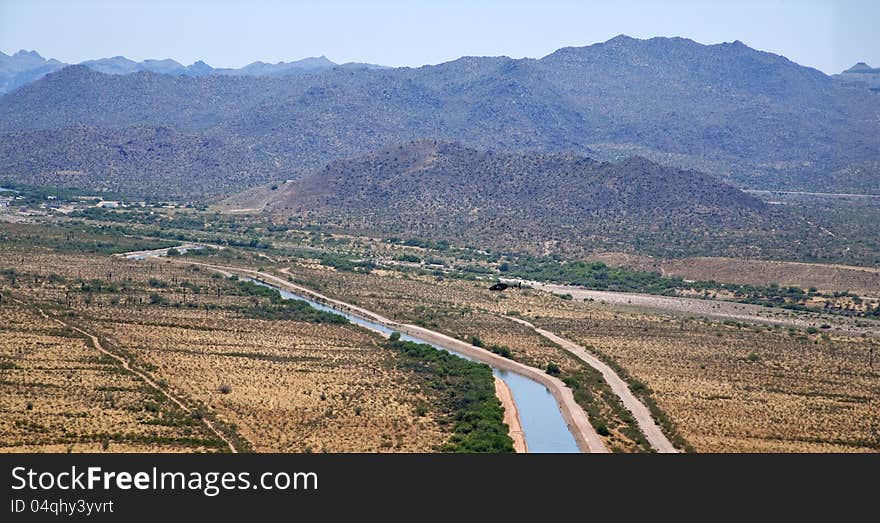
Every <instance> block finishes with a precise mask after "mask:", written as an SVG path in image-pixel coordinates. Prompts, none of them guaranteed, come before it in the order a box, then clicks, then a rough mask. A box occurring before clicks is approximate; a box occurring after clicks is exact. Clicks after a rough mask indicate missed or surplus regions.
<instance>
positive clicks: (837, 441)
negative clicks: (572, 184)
mask: <svg viewBox="0 0 880 523" xmlns="http://www.w3.org/2000/svg"><path fill="white" fill-rule="evenodd" d="M535 322H536V323H538V324H540V325H541V326H542V327H544V328H546V329H548V330H552V331H554V332H558V333H559V334H560V335H562V336H565V337H568V338H569V339H572V340H574V341H576V342H578V343H580V344H581V345H584V346H591V350H592V351H593V352H594V353H596V354H598V355H599V356H600V357H601V358H602V359H603V360H604V361H606V363H609V364H610V365H612V366H613V367H614V368H615V369H617V371H618V372H619V373H620V374H621V375H622V376H623V377H624V379H626V380H627V381H628V382H629V384H630V388H631V389H632V390H633V392H634V393H635V394H636V395H638V396H639V397H640V399H642V401H644V402H645V404H646V405H647V406H648V407H649V409H651V411H652V414H654V417H655V419H656V420H657V422H658V423H659V424H660V425H661V427H662V428H664V431H665V432H666V433H667V435H669V436H670V439H671V440H672V441H673V442H674V443H675V444H677V445H684V447H683V448H685V449H690V448H692V449H694V450H695V451H697V452H876V451H877V450H880V431H878V428H880V427H878V425H877V423H876V415H875V414H874V413H876V412H877V409H878V408H880V404H878V400H877V396H876V394H875V393H874V391H876V390H877V387H878V386H880V375H878V373H877V372H876V371H875V370H874V369H872V368H871V366H870V354H871V352H870V351H871V348H873V347H875V346H876V347H880V344H878V343H877V341H876V340H875V339H871V338H868V337H861V336H858V337H855V336H828V335H825V337H824V338H823V336H822V335H821V334H817V335H809V334H807V333H806V332H805V331H801V332H798V333H796V335H794V336H792V335H790V333H789V332H788V331H787V330H783V329H772V328H771V329H769V330H768V329H752V328H750V326H729V325H724V324H723V323H720V322H712V321H708V320H703V319H687V318H664V317H657V316H650V315H644V314H637V313H621V312H617V311H615V312H609V311H604V310H601V309H599V310H593V311H589V312H588V311H584V313H583V315H582V316H581V317H580V318H572V317H555V316H554V315H553V314H550V313H548V311H545V314H544V315H542V316H541V318H539V319H537V320H535ZM656 407H661V410H660V411H659V412H657V411H655V408H656Z"/></svg>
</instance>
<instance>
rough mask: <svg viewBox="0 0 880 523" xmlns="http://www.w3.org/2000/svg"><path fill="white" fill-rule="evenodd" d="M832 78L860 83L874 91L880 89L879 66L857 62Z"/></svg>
mask: <svg viewBox="0 0 880 523" xmlns="http://www.w3.org/2000/svg"><path fill="white" fill-rule="evenodd" d="M834 78H836V79H838V80H840V81H843V82H853V83H862V84H864V85H866V86H868V87H869V88H870V89H873V90H875V91H877V90H880V67H871V66H870V65H868V64H866V63H865V62H859V63H857V64H856V65H854V66H852V67H850V68H849V69H847V70H846V71H843V72H842V73H840V74H836V75H834Z"/></svg>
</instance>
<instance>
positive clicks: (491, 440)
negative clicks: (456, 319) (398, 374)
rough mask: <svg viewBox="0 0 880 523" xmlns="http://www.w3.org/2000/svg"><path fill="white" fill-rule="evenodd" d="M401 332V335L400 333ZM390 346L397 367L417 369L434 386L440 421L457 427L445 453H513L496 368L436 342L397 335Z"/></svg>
mask: <svg viewBox="0 0 880 523" xmlns="http://www.w3.org/2000/svg"><path fill="white" fill-rule="evenodd" d="M395 334H396V335H395ZM395 334H393V335H392V336H391V338H390V339H389V340H388V341H387V342H386V343H385V346H386V347H388V348H390V349H392V350H394V351H395V352H397V353H398V356H397V365H398V366H400V367H401V368H403V369H406V370H407V371H409V372H412V373H415V374H416V376H418V378H417V379H418V380H419V382H420V383H421V385H422V386H423V387H425V388H426V389H428V390H430V394H429V395H428V396H429V397H430V398H431V400H433V401H434V402H435V403H434V407H435V409H436V410H438V411H439V412H441V413H442V414H441V415H440V418H439V419H438V422H439V423H440V424H441V425H447V424H449V425H451V427H452V436H451V437H450V438H449V441H447V442H446V443H445V444H443V446H442V447H441V449H442V450H443V451H444V452H468V453H475V452H482V453H486V452H490V453H498V452H513V440H512V439H511V438H510V435H509V434H508V432H509V427H508V426H507V424H505V423H504V408H503V407H502V406H501V402H500V401H499V400H498V398H497V397H496V396H495V380H494V377H493V376H492V369H491V368H490V367H489V366H488V365H485V364H483V363H476V362H473V361H469V360H466V359H464V358H461V357H458V356H455V355H453V354H450V353H448V352H446V351H442V350H439V349H436V348H434V347H432V346H431V345H427V344H422V343H414V342H410V341H402V340H401V339H400V334H399V333H395Z"/></svg>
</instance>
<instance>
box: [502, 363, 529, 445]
mask: <svg viewBox="0 0 880 523" xmlns="http://www.w3.org/2000/svg"><path fill="white" fill-rule="evenodd" d="M495 395H496V396H498V399H499V400H501V405H502V406H503V407H504V423H507V426H508V427H509V428H510V429H509V433H510V438H511V439H513V450H515V451H516V452H518V453H525V452H528V451H529V447H528V445H527V444H526V435H525V433H524V432H523V429H522V424H521V423H520V421H519V411H517V409H516V402H515V401H514V400H513V394H511V392H510V388H509V387H508V386H507V383H504V380H502V379H501V378H499V377H498V376H495Z"/></svg>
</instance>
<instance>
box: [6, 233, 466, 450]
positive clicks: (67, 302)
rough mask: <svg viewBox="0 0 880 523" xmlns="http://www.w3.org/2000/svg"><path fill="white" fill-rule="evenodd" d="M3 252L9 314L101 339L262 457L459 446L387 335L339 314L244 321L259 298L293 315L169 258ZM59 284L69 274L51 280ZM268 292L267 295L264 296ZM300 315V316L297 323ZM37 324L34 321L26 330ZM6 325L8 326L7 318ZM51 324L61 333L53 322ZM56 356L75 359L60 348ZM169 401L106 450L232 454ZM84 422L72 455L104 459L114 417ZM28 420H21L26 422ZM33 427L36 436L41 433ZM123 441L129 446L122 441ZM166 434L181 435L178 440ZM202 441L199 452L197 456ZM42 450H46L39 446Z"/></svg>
mask: <svg viewBox="0 0 880 523" xmlns="http://www.w3.org/2000/svg"><path fill="white" fill-rule="evenodd" d="M25 247H26V246H25ZM0 251H3V252H4V253H10V252H11V256H8V257H6V258H2V259H5V260H8V261H12V262H13V263H14V264H13V265H11V266H7V265H2V264H0V268H7V267H9V268H12V267H14V268H15V270H16V283H15V285H16V286H15V287H12V285H11V284H10V283H9V282H8V281H7V280H6V279H5V278H0V293H3V295H4V298H3V299H2V302H0V303H2V305H3V306H7V305H8V306H9V307H10V308H14V307H13V303H14V302H12V301H11V298H10V296H11V295H12V294H14V295H15V296H17V297H19V298H22V299H25V298H26V299H27V300H29V301H31V302H33V303H39V304H40V306H41V307H43V308H44V309H46V310H47V311H51V313H52V314H55V315H58V316H59V317H61V318H63V319H64V320H65V321H69V322H71V323H74V324H76V325H79V326H81V327H83V328H84V329H86V330H88V331H89V332H92V333H94V334H96V335H98V336H99V337H100V338H101V339H102V343H104V342H106V345H107V346H108V347H112V350H113V351H114V352H116V353H117V354H120V355H123V356H124V357H126V358H127V359H129V360H130V361H131V362H132V365H133V366H134V367H135V368H137V369H139V370H142V371H144V372H146V373H148V374H149V375H150V376H151V377H152V378H153V379H154V380H155V381H157V382H159V383H160V384H161V386H162V387H163V388H166V387H167V389H168V390H170V391H173V392H174V394H175V395H176V396H178V397H180V398H182V399H185V402H186V404H187V405H188V406H191V407H192V408H193V410H194V411H195V412H199V413H200V415H201V416H202V417H204V418H209V419H212V420H213V421H215V422H216V423H217V424H218V425H219V428H221V430H224V429H226V428H228V429H229V430H230V432H227V431H226V430H224V432H226V436H228V437H231V438H232V439H233V440H235V441H236V442H237V445H236V446H237V447H238V448H248V446H249V447H250V448H251V449H252V450H254V451H256V452H269V451H273V452H305V451H307V450H311V451H314V452H321V451H324V452H425V451H431V450H433V449H434V448H435V447H436V446H437V445H438V444H440V443H441V442H443V441H446V440H447V439H448V437H449V434H448V432H447V430H448V429H447V428H445V427H441V426H440V425H439V424H438V423H437V421H436V419H435V415H434V413H433V412H432V411H431V410H426V411H425V412H421V413H420V412H419V410H420V408H422V407H423V406H424V405H427V404H428V398H427V397H426V396H425V394H424V393H423V392H422V390H421V389H420V388H419V387H418V386H417V383H416V381H415V378H414V377H413V376H412V375H411V374H410V373H407V372H405V371H403V370H402V369H399V368H397V367H396V366H395V364H394V355H393V353H392V352H391V351H389V350H387V349H386V348H384V347H381V346H380V345H379V342H380V338H378V336H376V335H373V334H371V333H368V332H366V331H363V330H361V329H358V328H355V327H353V326H351V325H349V324H347V322H339V321H338V320H337V318H338V316H336V315H332V316H330V317H325V316H323V315H321V316H322V317H321V318H320V319H319V321H321V322H320V323H318V322H314V321H309V320H310V319H312V317H311V316H309V314H313V313H314V312H319V311H316V310H314V309H311V308H309V309H311V311H309V310H308V309H303V310H299V311H298V310H297V308H294V307H292V308H291V309H290V310H289V312H288V313H281V315H284V316H285V317H286V318H288V319H271V320H270V319H266V318H258V317H255V315H254V314H249V313H247V310H248V309H251V308H253V307H254V304H255V302H254V300H256V304H257V305H261V306H262V305H265V306H267V307H271V308H281V307H284V306H285V305H284V302H282V301H278V300H277V299H276V302H277V303H275V304H273V303H272V297H270V296H268V295H267V296H263V295H252V294H251V293H250V292H245V291H242V288H241V287H240V286H239V283H241V282H238V281H234V280H229V279H227V278H215V277H213V275H214V274H216V273H214V272H213V271H208V270H204V269H199V270H195V269H196V268H195V267H192V266H189V267H188V266H186V265H185V264H182V263H168V261H167V260H161V259H147V260H142V261H136V260H126V259H124V258H119V257H111V256H94V255H87V254H58V253H53V252H51V251H48V252H47V251H42V250H38V251H35V252H28V253H27V256H19V255H18V253H19V252H22V251H21V250H20V249H18V248H17V246H16V245H15V244H11V245H10V244H4V245H2V246H0ZM50 274H56V275H58V276H60V278H49V277H48V276H49V275H50ZM35 276H36V278H35ZM93 279H100V280H102V281H103V282H104V283H112V284H113V285H115V286H117V289H116V291H117V292H110V291H111V289H110V287H109V285H105V284H101V285H93V284H92V283H91V280H93ZM151 280H153V281H152V282H151ZM79 281H83V282H86V285H87V287H89V289H90V291H88V292H82V289H81V286H80V285H79V283H78V282H79ZM157 282H162V283H163V284H164V285H161V284H160V285H156V283H157ZM254 287H258V286H254ZM258 288H259V289H260V291H259V292H261V293H262V292H263V289H265V288H263V287H258ZM248 290H249V291H250V290H254V289H252V288H249V289H248ZM152 294H156V295H158V296H159V297H160V298H161V300H159V303H156V304H151V303H150V299H149V297H150V296H151V295H152ZM86 298H89V299H86ZM285 301H286V300H285ZM295 305H296V304H295V303H294V306H295ZM15 307H18V305H15ZM294 316H295V317H297V318H298V319H290V318H293V317H294ZM31 321H36V320H33V319H28V320H26V321H23V323H24V324H25V325H29V324H30V323H31ZM0 328H6V324H5V323H3V322H0ZM47 328H51V329H55V330H59V331H60V330H61V329H59V328H58V327H57V325H54V324H52V325H49V327H47ZM69 334H70V333H69V332H66V333H64V335H65V336H67V335H69ZM4 339H10V338H9V337H5V338H4ZM11 339H12V340H13V341H15V338H11ZM76 343H79V344H80V345H84V344H85V341H84V340H81V339H77V342H76ZM46 355H47V357H49V356H51V358H52V359H59V360H64V358H65V356H64V353H63V352H53V353H52V354H51V355H50V354H48V353H47V354H46ZM98 356H99V354H95V355H94V356H90V359H89V363H88V364H89V365H100V368H101V369H102V373H103V374H106V375H108V376H111V377H113V379H121V378H122V377H124V376H125V375H126V374H125V372H123V371H122V370H121V369H120V368H118V367H117V366H115V365H113V364H112V362H107V361H101V359H100V358H99V357H98ZM7 361H8V362H9V363H8V364H5V363H4V364H3V365H2V367H4V368H5V367H9V370H8V371H7V370H5V369H4V370H0V373H2V375H3V378H2V379H3V380H4V382H5V381H13V380H10V378H9V377H8V376H10V374H9V372H12V373H15V374H11V375H12V376H21V373H20V369H19V367H22V366H23V363H22V362H21V361H19V360H17V359H14V358H5V357H2V358H0V362H7ZM84 364H85V363H83V364H82V365H84ZM13 366H14V367H13ZM53 372H54V371H53ZM68 374H70V376H71V378H68V377H67V375H68ZM79 374H80V373H79V371H78V369H77V368H71V369H70V370H69V371H68V370H67V369H66V367H65V370H64V373H63V374H62V375H60V376H56V375H54V374H52V372H50V375H52V377H53V380H55V381H52V382H48V381H47V380H43V379H42V378H41V379H40V380H38V381H37V382H36V383H33V384H28V382H29V381H32V380H30V378H27V379H25V378H22V381H23V383H20V382H17V381H16V382H14V385H10V387H12V389H10V392H8V393H6V394H5V396H4V398H13V397H16V394H18V393H19V392H20V391H25V390H37V391H38V390H43V389H44V388H46V387H50V386H51V387H53V389H52V390H56V389H55V388H54V386H55V385H58V386H61V387H67V386H68V385H70V386H72V387H73V386H74V385H72V384H75V383H78V380H79V379H81V378H80V376H79ZM69 380H73V381H69ZM135 381H136V380H135ZM74 388H75V387H74ZM96 388H100V394H101V398H103V397H104V395H108V396H113V398H114V400H115V401H116V404H117V405H122V404H123V403H122V400H123V399H124V398H125V397H126V395H127V394H130V392H126V391H123V390H121V388H132V387H131V386H129V385H126V384H118V383H116V382H113V381H111V382H106V383H105V382H102V383H97V384H96ZM13 390H14V391H16V392H12V391H13ZM59 390H60V389H59ZM28 398H29V399H28V400H27V401H24V400H22V401H21V405H18V406H17V407H16V409H17V410H18V411H20V412H21V413H23V414H22V415H24V414H27V413H31V414H30V415H31V416H35V414H33V413H39V412H41V410H42V409H43V408H44V405H43V403H42V402H41V401H40V400H39V398H37V397H35V396H33V395H30V396H29V397H28ZM108 401H110V400H109V397H108ZM28 402H30V405H31V406H30V410H28ZM167 403H168V402H160V401H159V398H154V397H152V396H150V395H148V396H146V397H145V399H144V400H143V401H139V402H137V412H139V413H140V414H139V416H142V417H143V421H144V423H142V424H138V425H137V427H140V426H141V425H143V427H147V429H144V430H145V432H144V435H143V436H142V437H141V436H138V437H135V436H137V435H138V434H139V432H138V431H137V430H136V429H135V428H130V427H128V426H127V425H126V424H125V423H120V424H119V425H118V427H117V429H118V430H117V431H116V432H118V434H117V436H118V437H115V438H111V439H110V440H109V446H108V451H110V452H116V451H119V452H122V451H125V450H138V449H141V450H151V449H158V450H174V451H193V450H199V449H215V450H217V449H219V450H223V448H224V447H222V445H221V446H217V447H213V446H212V445H214V443H216V442H213V441H210V438H209V436H208V435H204V434H201V433H200V430H201V429H200V427H201V426H202V423H201V422H200V420H198V419H195V418H192V417H187V416H188V415H187V414H180V413H179V415H173V416H171V415H166V414H162V412H163V411H167V410H168V405H167ZM131 408H132V409H134V407H133V406H132V407H131ZM104 412H105V413H107V412H111V413H112V412H113V411H112V410H110V411H107V410H105V411H104ZM125 412H129V411H128V410H126V411H125ZM132 412H134V410H132ZM76 419H78V420H79V421H78V422H77V423H79V424H81V425H82V427H84V429H83V430H86V429H88V430H92V429H94V430H92V432H90V433H89V434H90V435H89V438H88V441H90V442H92V441H93V443H82V444H79V443H76V444H75V450H85V449H94V450H96V451H100V450H101V448H102V445H103V443H104V441H107V435H108V434H110V435H112V434H114V429H113V427H116V425H114V423H113V422H112V421H107V422H106V423H104V422H103V421H101V426H100V427H98V428H93V427H91V426H90V423H92V421H90V418H89V416H85V415H83V416H82V417H80V418H76ZM94 419H95V420H102V419H105V418H101V417H94ZM24 421H26V420H24ZM24 421H22V420H19V424H20V425H21V426H25V425H22V424H23V423H24ZM39 423H40V426H41V427H42V426H43V425H45V424H44V423H42V422H39ZM184 423H185V424H186V425H185V426H184V425H183V424H184ZM57 426H60V424H59V425H57ZM187 427H188V428H187ZM32 428H34V430H33V431H32V432H34V433H36V426H34V427H32ZM41 430H42V429H41ZM182 430H192V431H194V432H193V435H187V434H183V433H181V434H179V435H176V434H177V432H175V431H182ZM7 433H8V434H14V432H7ZM122 435H125V437H126V439H125V441H127V442H128V443H126V444H123V440H122V439H121V438H122ZM169 437H172V438H175V437H176V438H177V439H178V440H179V441H178V443H173V442H171V440H168V439H167V438H169ZM163 438H164V439H163ZM193 438H195V439H193ZM215 438H216V437H215ZM236 438H241V439H240V440H238V439H236ZM99 440H100V441H99ZM196 440H199V441H201V442H202V443H201V446H194V445H195V443H197V441H196ZM61 441H63V442H64V443H62V444H58V445H60V446H58V445H55V444H52V443H51V441H49V440H45V441H44V440H36V439H34V438H31V439H30V440H25V439H22V440H20V441H19V440H16V442H15V443H16V445H17V446H15V447H14V448H15V449H16V450H26V449H34V448H39V449H44V450H47V451H51V452H56V451H59V452H64V451H65V449H66V447H67V445H69V444H70V443H67V442H68V441H71V438H64V439H62V440H61ZM83 441H84V442H85V441H86V439H85V437H83ZM220 443H221V444H222V442H220ZM38 444H39V445H42V446H40V447H35V445H38ZM87 445H91V446H87Z"/></svg>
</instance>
